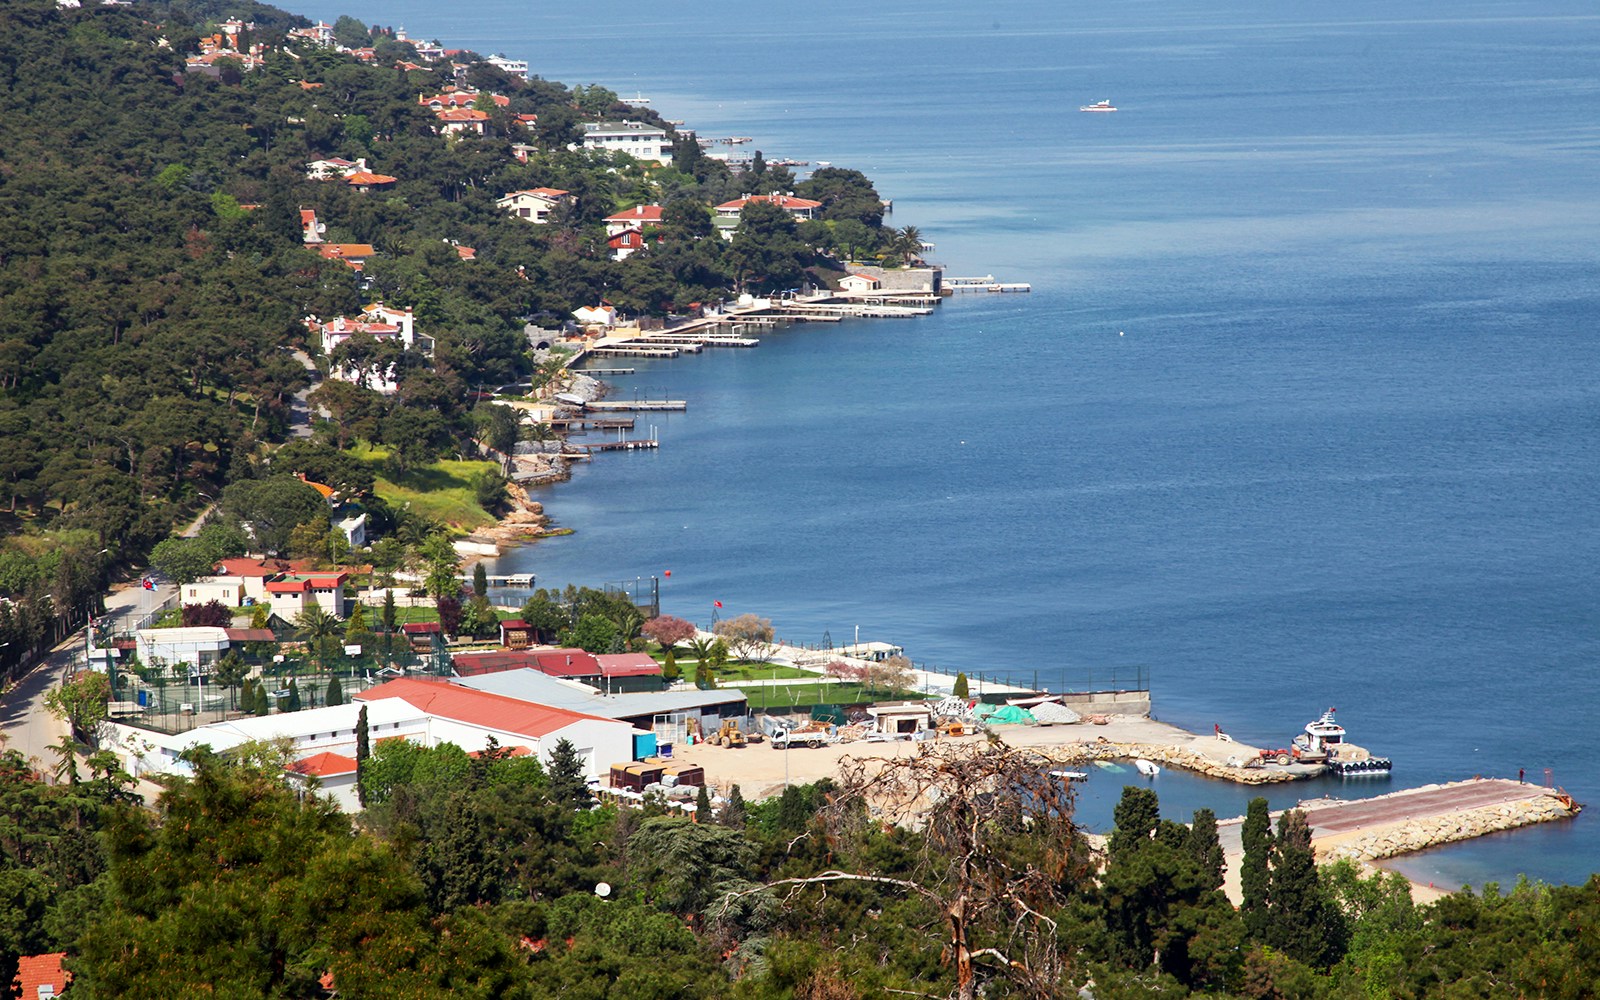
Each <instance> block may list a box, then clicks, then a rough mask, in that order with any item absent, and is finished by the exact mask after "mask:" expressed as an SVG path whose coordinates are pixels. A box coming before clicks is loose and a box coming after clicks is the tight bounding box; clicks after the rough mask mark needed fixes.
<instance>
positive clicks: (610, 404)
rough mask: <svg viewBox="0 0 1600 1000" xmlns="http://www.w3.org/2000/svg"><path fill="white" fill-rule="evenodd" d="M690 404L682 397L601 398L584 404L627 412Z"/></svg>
mask: <svg viewBox="0 0 1600 1000" xmlns="http://www.w3.org/2000/svg"><path fill="white" fill-rule="evenodd" d="M688 408H689V404H688V402H687V401H685V400H682V399H635V400H622V399H616V400H613V399H599V400H593V401H591V402H589V403H586V404H584V409H586V410H600V411H603V412H607V413H626V412H628V411H630V410H687V409H688Z"/></svg>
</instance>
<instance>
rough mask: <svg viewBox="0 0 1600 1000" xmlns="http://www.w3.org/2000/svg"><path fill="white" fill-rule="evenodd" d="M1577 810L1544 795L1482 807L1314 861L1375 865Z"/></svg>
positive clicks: (1371, 838)
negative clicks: (1369, 862)
mask: <svg viewBox="0 0 1600 1000" xmlns="http://www.w3.org/2000/svg"><path fill="white" fill-rule="evenodd" d="M1579 809H1580V807H1579V806H1578V805H1577V803H1575V802H1573V801H1572V799H1570V798H1568V797H1567V796H1565V795H1562V794H1559V793H1556V792H1548V793H1546V794H1544V795H1538V796H1535V797H1534V798H1531V799H1528V800H1526V801H1523V802H1512V803H1508V804H1505V805H1494V806H1483V807H1481V808H1478V809H1471V810H1468V811H1466V812H1459V813H1452V814H1451V815H1449V816H1441V817H1436V818H1432V819H1419V820H1408V821H1406V822H1404V823H1393V824H1389V825H1388V826H1385V827H1383V828H1381V829H1377V830H1372V831H1368V832H1365V833H1362V834H1360V835H1359V836H1357V837H1354V838H1353V839H1350V840H1340V841H1339V842H1338V843H1335V844H1330V845H1328V846H1327V847H1326V848H1323V847H1318V849H1317V860H1318V861H1319V862H1330V861H1338V860H1341V859H1343V858H1349V859H1351V860H1352V861H1376V860H1378V859H1380V858H1392V857H1395V856H1396V855H1400V854H1409V853H1410V852H1412V851H1420V850H1422V849H1424V848H1427V847H1437V846H1439V845H1440V844H1450V843H1454V842H1456V841H1458V840H1471V839H1472V838H1473V837H1481V836H1483V835H1484V834H1486V833H1498V832H1499V831H1501V830H1514V829H1516V828H1517V827H1519V826H1529V825H1532V824H1534V823H1546V822H1549V821H1550V820H1557V819H1568V818H1570V817H1572V816H1576V815H1577V814H1578V812H1579Z"/></svg>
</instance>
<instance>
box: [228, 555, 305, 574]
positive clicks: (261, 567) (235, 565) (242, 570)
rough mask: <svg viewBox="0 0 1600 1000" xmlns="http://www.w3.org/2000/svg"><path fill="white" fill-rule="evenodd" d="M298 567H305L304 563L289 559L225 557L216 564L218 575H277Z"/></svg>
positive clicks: (290, 571)
mask: <svg viewBox="0 0 1600 1000" xmlns="http://www.w3.org/2000/svg"><path fill="white" fill-rule="evenodd" d="M298 568H304V563H303V562H302V563H300V564H298V565H297V564H296V563H295V562H294V561H292V560H288V559H224V560H222V561H221V562H219V563H217V565H216V571H217V575H218V576H276V575H277V574H279V573H292V572H293V571H294V570H295V569H298Z"/></svg>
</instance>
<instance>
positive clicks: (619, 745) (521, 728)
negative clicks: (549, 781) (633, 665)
mask: <svg viewBox="0 0 1600 1000" xmlns="http://www.w3.org/2000/svg"><path fill="white" fill-rule="evenodd" d="M382 698H401V699H403V700H405V701H406V702H407V703H408V704H410V705H412V706H414V707H415V708H417V709H419V710H421V711H423V712H426V713H427V714H428V715H429V716H430V717H431V718H432V719H433V720H434V721H433V722H432V723H430V731H431V733H432V734H433V735H434V737H435V738H438V739H444V740H449V741H450V742H452V743H455V744H456V745H457V746H459V747H461V748H462V749H463V750H481V749H482V748H483V747H484V746H485V745H486V742H487V740H486V738H487V737H488V736H493V737H494V738H495V739H496V740H497V741H498V742H499V743H500V744H501V745H502V746H528V747H530V748H531V749H532V750H533V751H534V753H536V754H537V755H538V756H539V758H540V759H541V760H542V761H544V762H545V763H546V764H548V763H549V762H550V751H551V750H552V749H554V747H555V745H556V744H557V743H558V742H560V741H561V740H567V741H568V742H569V743H571V744H572V745H573V747H574V748H576V750H577V751H578V756H579V759H580V760H582V761H583V763H584V771H585V773H586V774H588V775H589V776H590V777H591V778H594V779H596V780H598V779H599V778H600V776H601V774H602V771H603V769H605V768H607V767H609V766H610V763H611V762H612V761H615V760H632V759H633V733H634V729H633V727H632V726H630V725H629V724H627V723H626V722H618V721H617V720H615V719H605V718H601V717H600V716H598V715H586V714H584V713H581V712H569V711H567V710H565V709H560V708H551V707H549V706H547V705H537V704H534V703H533V702H528V701H522V700H520V699H518V698H508V697H505V696H504V695H498V694H490V693H488V692H486V691H473V690H471V689H469V688H464V687H458V686H457V685H455V684H451V683H450V682H448V681H444V680H422V679H418V678H412V677H402V678H400V679H398V680H392V681H389V682H388V683H386V684H379V685H378V686H377V687H374V688H369V689H367V690H366V691H363V692H361V693H360V694H357V695H356V696H355V699H354V700H355V701H358V702H367V701H377V700H379V699H382ZM449 723H457V724H459V728H460V731H459V733H454V734H453V733H451V727H450V726H449V725H448V724H449ZM453 737H454V738H453Z"/></svg>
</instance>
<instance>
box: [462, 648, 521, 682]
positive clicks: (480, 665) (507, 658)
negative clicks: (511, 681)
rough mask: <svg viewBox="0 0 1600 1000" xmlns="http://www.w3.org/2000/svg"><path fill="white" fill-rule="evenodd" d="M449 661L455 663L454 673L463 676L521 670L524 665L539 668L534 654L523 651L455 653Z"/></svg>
mask: <svg viewBox="0 0 1600 1000" xmlns="http://www.w3.org/2000/svg"><path fill="white" fill-rule="evenodd" d="M451 661H452V662H453V663H454V664H455V668H456V673H458V674H460V675H461V676H463V677H477V676H480V675H482V674H498V673H500V672H501V671H503V670H521V669H523V668H525V667H532V668H533V669H535V670H537V669H539V663H538V661H537V660H535V659H534V654H533V653H529V652H523V651H507V652H488V653H457V654H456V655H455V656H454V657H452V660H451Z"/></svg>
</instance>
